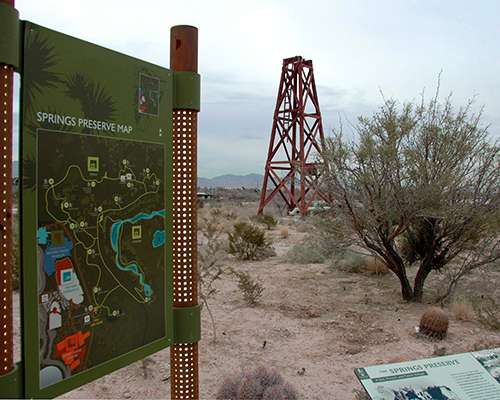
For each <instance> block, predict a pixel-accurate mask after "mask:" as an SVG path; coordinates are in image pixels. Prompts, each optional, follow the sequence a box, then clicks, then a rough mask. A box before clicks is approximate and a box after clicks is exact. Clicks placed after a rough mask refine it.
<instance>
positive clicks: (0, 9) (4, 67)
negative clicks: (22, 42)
mask: <svg viewBox="0 0 500 400" xmlns="http://www.w3.org/2000/svg"><path fill="white" fill-rule="evenodd" d="M18 25H19V19H18V12H17V10H16V9H15V8H14V0H0V138H1V141H0V176H1V182H2V186H1V188H0V265H1V276H0V309H1V310H2V313H1V319H0V324H1V327H2V329H1V332H2V335H1V339H0V375H1V376H2V380H1V382H5V383H6V386H7V387H8V389H7V390H8V392H3V393H2V395H3V396H5V395H7V396H8V395H9V394H11V393H14V394H15V393H17V383H16V382H17V370H15V369H14V368H15V366H14V355H13V352H14V350H13V326H12V313H13V308H12V114H13V111H12V110H13V76H14V70H15V68H17V67H18V66H19V58H18V54H19V49H18V47H17V46H18V44H17V38H18V33H19V30H18ZM9 386H10V387H9Z"/></svg>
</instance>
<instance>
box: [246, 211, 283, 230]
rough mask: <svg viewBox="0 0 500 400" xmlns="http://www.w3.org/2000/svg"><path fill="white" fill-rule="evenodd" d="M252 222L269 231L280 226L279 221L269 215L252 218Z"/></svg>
mask: <svg viewBox="0 0 500 400" xmlns="http://www.w3.org/2000/svg"><path fill="white" fill-rule="evenodd" d="M251 220H253V221H256V222H257V223H259V224H261V225H264V226H265V227H266V229H267V230H268V231H270V230H271V229H274V228H275V227H276V225H277V224H278V220H277V219H276V218H274V217H273V216H272V215H269V214H259V215H257V216H254V217H252V218H251Z"/></svg>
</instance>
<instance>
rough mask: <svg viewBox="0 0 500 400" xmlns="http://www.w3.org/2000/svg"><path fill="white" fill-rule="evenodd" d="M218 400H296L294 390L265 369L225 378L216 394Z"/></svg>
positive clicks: (273, 372) (296, 395) (276, 374)
mask: <svg viewBox="0 0 500 400" xmlns="http://www.w3.org/2000/svg"><path fill="white" fill-rule="evenodd" d="M216 398H217V399H219V400H249V399H251V400H297V399H298V398H299V396H298V393H297V391H296V390H295V388H294V387H293V386H292V385H291V384H289V383H288V382H285V380H284V379H283V378H282V377H281V375H280V374H279V373H278V372H276V371H274V370H270V369H267V368H265V367H259V368H257V369H255V370H253V371H246V372H242V373H240V374H238V375H234V376H232V377H229V378H226V379H225V380H224V381H223V382H222V384H221V386H220V387H219V390H218V392H217V396H216Z"/></svg>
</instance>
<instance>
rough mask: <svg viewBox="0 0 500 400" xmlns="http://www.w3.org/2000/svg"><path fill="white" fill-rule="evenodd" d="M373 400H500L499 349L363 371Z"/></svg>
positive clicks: (358, 371)
mask: <svg viewBox="0 0 500 400" xmlns="http://www.w3.org/2000/svg"><path fill="white" fill-rule="evenodd" d="M355 373H356V375H357V377H358V379H359V380H360V382H361V383H362V384H363V386H364V388H365V390H366V392H367V393H368V394H369V395H370V397H371V398H372V400H406V399H408V400H409V399H412V400H415V399H421V400H432V399H443V400H500V348H497V349H490V350H481V351H476V352H472V353H463V354H454V355H450V356H444V357H436V358H430V359H426V360H417V361H408V362H402V363H396V364H386V365H379V366H373V367H366V368H357V369H356V370H355Z"/></svg>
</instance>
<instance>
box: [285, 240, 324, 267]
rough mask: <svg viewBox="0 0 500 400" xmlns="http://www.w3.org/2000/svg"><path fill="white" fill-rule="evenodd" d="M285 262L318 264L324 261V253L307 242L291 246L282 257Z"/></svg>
mask: <svg viewBox="0 0 500 400" xmlns="http://www.w3.org/2000/svg"><path fill="white" fill-rule="evenodd" d="M283 259H284V261H285V262H289V263H294V264H320V263H323V262H325V259H326V257H325V254H323V252H322V251H321V249H320V248H318V247H311V246H309V245H307V244H298V245H296V246H293V247H292V249H291V250H290V251H288V252H287V253H286V254H285V255H284V257H283Z"/></svg>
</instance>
